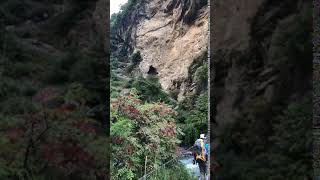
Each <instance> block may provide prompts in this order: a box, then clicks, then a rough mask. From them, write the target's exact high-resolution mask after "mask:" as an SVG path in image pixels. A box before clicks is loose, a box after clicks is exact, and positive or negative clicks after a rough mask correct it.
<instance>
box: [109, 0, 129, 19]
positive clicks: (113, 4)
mask: <svg viewBox="0 0 320 180" xmlns="http://www.w3.org/2000/svg"><path fill="white" fill-rule="evenodd" d="M126 2H128V0H110V17H111V15H112V14H113V13H117V12H119V10H120V6H121V5H122V4H125V3H126Z"/></svg>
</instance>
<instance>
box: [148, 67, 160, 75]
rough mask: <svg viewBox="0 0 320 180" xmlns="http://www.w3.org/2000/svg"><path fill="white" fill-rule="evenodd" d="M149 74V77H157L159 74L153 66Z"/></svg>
mask: <svg viewBox="0 0 320 180" xmlns="http://www.w3.org/2000/svg"><path fill="white" fill-rule="evenodd" d="M148 74H149V75H157V74H158V72H157V69H156V68H155V67H153V66H149V71H148Z"/></svg>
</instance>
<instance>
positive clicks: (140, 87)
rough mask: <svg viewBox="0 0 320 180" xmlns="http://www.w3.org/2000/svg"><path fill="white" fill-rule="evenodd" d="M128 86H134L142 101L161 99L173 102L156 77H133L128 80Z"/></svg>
mask: <svg viewBox="0 0 320 180" xmlns="http://www.w3.org/2000/svg"><path fill="white" fill-rule="evenodd" d="M128 87H129V88H135V89H136V90H137V93H138V95H139V98H140V99H141V100H143V101H147V102H157V101H161V102H165V103H168V104H173V102H172V101H171V100H170V98H169V96H168V94H166V93H165V92H164V91H163V90H162V88H161V85H160V83H159V82H158V80H157V79H156V78H143V77H142V76H139V77H137V78H135V79H133V80H132V81H131V82H128Z"/></svg>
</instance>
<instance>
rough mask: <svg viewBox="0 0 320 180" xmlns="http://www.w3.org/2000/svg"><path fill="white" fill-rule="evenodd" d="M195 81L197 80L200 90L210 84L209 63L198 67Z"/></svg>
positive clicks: (198, 89)
mask: <svg viewBox="0 0 320 180" xmlns="http://www.w3.org/2000/svg"><path fill="white" fill-rule="evenodd" d="M193 81H194V82H196V85H197V91H198V92H200V91H201V90H203V89H206V87H207V86H208V64H204V65H202V66H200V67H198V68H197V70H196V72H195V74H194V77H193Z"/></svg>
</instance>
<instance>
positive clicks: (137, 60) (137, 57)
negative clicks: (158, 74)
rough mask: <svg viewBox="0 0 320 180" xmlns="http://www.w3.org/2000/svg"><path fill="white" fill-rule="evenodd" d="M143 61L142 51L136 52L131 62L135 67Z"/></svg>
mask: <svg viewBox="0 0 320 180" xmlns="http://www.w3.org/2000/svg"><path fill="white" fill-rule="evenodd" d="M141 61H142V57H141V54H140V51H137V52H134V53H133V54H132V56H131V62H132V64H134V65H137V64H139V63H140V62H141Z"/></svg>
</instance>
